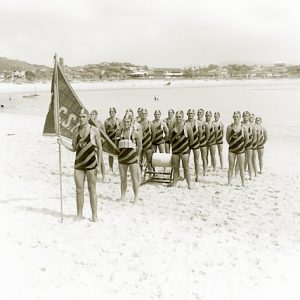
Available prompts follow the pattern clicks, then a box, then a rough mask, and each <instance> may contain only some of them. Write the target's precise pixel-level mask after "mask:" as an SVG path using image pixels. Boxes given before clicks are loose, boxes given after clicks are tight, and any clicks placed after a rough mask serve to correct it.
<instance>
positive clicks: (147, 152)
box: [140, 108, 153, 170]
mask: <svg viewBox="0 0 300 300" xmlns="http://www.w3.org/2000/svg"><path fill="white" fill-rule="evenodd" d="M147 116H148V111H147V109H145V108H143V109H142V111H141V121H140V126H141V129H142V146H143V150H142V152H141V155H140V164H141V169H142V166H143V165H142V161H143V156H145V157H146V167H147V168H148V169H150V170H152V165H151V160H152V153H153V152H152V131H151V124H150V122H149V120H148V118H147Z"/></svg>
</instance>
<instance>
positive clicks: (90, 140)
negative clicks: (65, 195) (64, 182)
mask: <svg viewBox="0 0 300 300" xmlns="http://www.w3.org/2000/svg"><path fill="white" fill-rule="evenodd" d="M79 119H80V125H79V126H78V127H77V128H76V129H75V130H74V134H73V139H72V145H70V144H68V143H67V142H65V141H63V140H62V139H58V140H57V142H58V143H60V144H61V145H64V146H65V147H66V148H67V149H68V150H70V151H72V152H76V159H75V166H74V168H75V171H74V177H75V185H76V204H77V205H76V206H77V216H76V220H80V219H82V211H83V203H84V182H85V178H87V182H88V190H89V194H90V204H91V209H92V221H93V222H96V221H97V220H98V217H97V193H96V180H97V173H99V172H100V171H101V170H100V164H101V160H102V143H101V138H100V133H99V130H98V128H96V127H95V126H92V125H90V124H89V112H88V111H87V110H85V109H82V110H81V111H80V114H79Z"/></svg>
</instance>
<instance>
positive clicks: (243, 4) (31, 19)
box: [0, 0, 300, 66]
mask: <svg viewBox="0 0 300 300" xmlns="http://www.w3.org/2000/svg"><path fill="white" fill-rule="evenodd" d="M299 8H300V3H299V4H298V2H297V1H294V0H289V1H281V0H277V1H269V0H261V1H258V0H252V1H250V0H249V1H247V0H244V1H242V0H239V1H238V0H227V1H225V0H223V1H221V0H210V1H206V0H185V1H181V0H172V1H168V0H160V1H158V0H151V1H149V0H143V1H139V0H129V1H121V0H110V1H108V0H105V1H104V0H102V1H94V0H86V1H84V0H75V1H65V2H60V1H58V0H54V1H46V0H42V1H33V0H27V1H26V2H25V1H20V0H12V1H8V0H4V1H2V3H1V12H0V36H1V39H2V41H1V48H0V56H7V57H11V58H18V59H24V60H27V61H30V62H34V63H43V64H48V65H51V64H52V56H53V53H55V52H58V53H59V55H61V56H64V57H65V61H66V63H67V64H70V65H78V64H85V63H95V62H101V61H129V62H133V63H137V64H148V65H150V66H186V65H190V64H208V63H222V62H237V63H242V62H245V63H256V62H257V63H271V62H273V61H276V60H282V61H286V62H289V63H297V62H298V51H297V50H298V48H299V46H300V43H299V41H300V33H299V29H298V28H300V21H299V18H298V17H297V11H298V12H299V11H300V10H299Z"/></svg>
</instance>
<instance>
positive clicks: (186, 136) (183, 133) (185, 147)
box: [169, 111, 194, 189]
mask: <svg viewBox="0 0 300 300" xmlns="http://www.w3.org/2000/svg"><path fill="white" fill-rule="evenodd" d="M175 119H176V121H175V124H174V127H173V128H172V130H171V131H170V133H169V134H170V139H171V143H172V165H173V168H174V182H173V186H176V185H177V181H178V179H179V166H180V160H181V161H182V165H183V169H184V178H185V179H186V181H187V184H188V188H189V189H191V188H192V185H191V175H190V170H189V157H190V154H189V153H190V148H189V147H190V145H191V144H192V141H193V140H194V136H193V131H192V128H191V127H190V125H189V124H184V113H183V111H177V112H176V116H175Z"/></svg>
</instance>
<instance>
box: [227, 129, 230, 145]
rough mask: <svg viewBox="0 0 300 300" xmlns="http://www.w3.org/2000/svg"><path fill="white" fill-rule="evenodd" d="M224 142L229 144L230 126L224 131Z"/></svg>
mask: <svg viewBox="0 0 300 300" xmlns="http://www.w3.org/2000/svg"><path fill="white" fill-rule="evenodd" d="M226 141H227V143H228V144H229V143H230V126H228V127H227V130H226Z"/></svg>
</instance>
